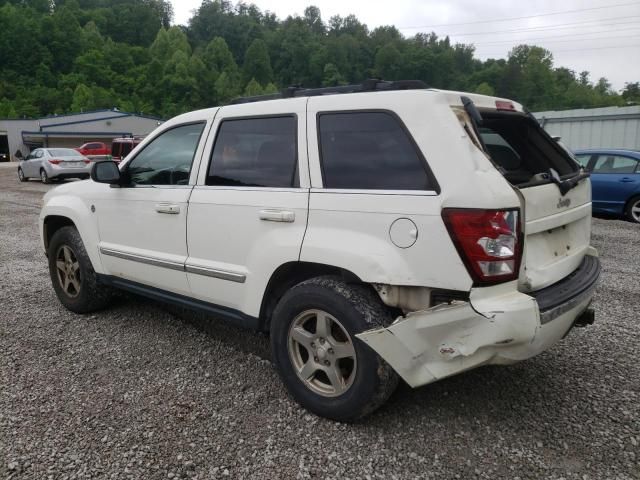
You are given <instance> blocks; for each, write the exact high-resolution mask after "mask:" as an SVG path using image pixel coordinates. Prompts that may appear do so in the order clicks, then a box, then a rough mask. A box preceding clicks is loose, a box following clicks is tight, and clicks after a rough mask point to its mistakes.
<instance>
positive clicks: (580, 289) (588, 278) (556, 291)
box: [527, 255, 600, 313]
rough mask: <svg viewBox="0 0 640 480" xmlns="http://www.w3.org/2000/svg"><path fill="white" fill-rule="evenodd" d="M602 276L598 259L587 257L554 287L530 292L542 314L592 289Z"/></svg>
mask: <svg viewBox="0 0 640 480" xmlns="http://www.w3.org/2000/svg"><path fill="white" fill-rule="evenodd" d="M599 276H600V260H599V259H598V257H594V256H591V255H585V257H584V260H582V263H581V264H580V266H579V267H578V268H577V269H575V270H574V271H573V272H572V273H570V274H569V275H567V276H566V277H565V278H563V279H562V280H560V281H559V282H557V283H554V284H553V285H550V286H548V287H545V288H543V289H541V290H537V291H535V292H529V293H527V295H531V296H532V297H533V298H535V299H536V302H538V308H539V309H540V312H541V313H544V312H546V311H549V310H553V309H554V308H557V307H559V306H561V305H563V304H565V303H567V302H569V301H571V300H572V299H573V298H576V297H578V296H580V295H581V294H582V293H584V292H586V291H588V290H589V289H591V288H592V287H593V286H594V285H595V283H596V282H597V281H598V277H599Z"/></svg>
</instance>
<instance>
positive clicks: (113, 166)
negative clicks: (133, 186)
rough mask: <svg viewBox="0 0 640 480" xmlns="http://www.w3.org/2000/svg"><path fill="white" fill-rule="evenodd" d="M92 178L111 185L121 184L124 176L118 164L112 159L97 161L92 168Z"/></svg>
mask: <svg viewBox="0 0 640 480" xmlns="http://www.w3.org/2000/svg"><path fill="white" fill-rule="evenodd" d="M91 180H93V181H94V182H98V183H108V184H109V185H120V184H121V183H122V177H121V176H120V169H118V164H117V163H116V162H112V161H110V160H108V161H104V162H96V163H94V164H93V168H92V169H91Z"/></svg>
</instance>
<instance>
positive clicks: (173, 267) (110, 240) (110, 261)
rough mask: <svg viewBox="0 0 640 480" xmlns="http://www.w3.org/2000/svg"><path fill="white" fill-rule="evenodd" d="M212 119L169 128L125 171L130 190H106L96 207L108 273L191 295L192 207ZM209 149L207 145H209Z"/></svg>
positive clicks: (126, 167)
mask: <svg viewBox="0 0 640 480" xmlns="http://www.w3.org/2000/svg"><path fill="white" fill-rule="evenodd" d="M206 123H207V122H206V119H201V120H199V121H194V122H192V123H188V124H179V125H173V126H169V127H167V128H166V129H165V130H163V131H162V132H160V133H158V134H157V135H156V136H155V137H154V139H153V140H151V142H149V143H148V144H147V145H146V146H145V147H144V149H142V150H141V151H140V152H138V153H137V155H136V156H135V157H134V158H133V159H132V160H131V161H130V162H128V163H127V164H126V165H125V166H124V167H123V176H124V177H125V178H128V179H129V180H130V185H131V186H127V187H121V188H110V186H109V185H104V187H105V188H104V189H103V190H102V192H101V195H100V198H99V199H98V200H97V201H96V202H95V209H96V212H95V213H96V214H97V217H98V230H99V235H100V245H99V247H100V257H101V260H102V265H103V267H104V269H105V273H107V274H109V275H112V276H116V277H121V278H124V279H126V280H130V281H133V282H139V283H142V284H144V285H147V286H152V287H156V288H159V289H162V290H168V291H171V292H174V293H178V294H184V295H188V294H189V287H188V283H187V277H186V274H185V271H184V263H185V260H186V258H187V242H186V233H187V230H186V228H187V205H188V200H189V195H190V194H191V190H192V188H193V185H192V182H191V181H190V179H191V178H193V179H194V180H195V176H196V174H195V172H194V173H193V175H192V174H191V171H192V165H193V163H194V159H195V158H199V155H200V152H201V148H202V147H199V145H200V138H201V137H202V134H203V131H204V130H205V127H206ZM203 143H204V142H203Z"/></svg>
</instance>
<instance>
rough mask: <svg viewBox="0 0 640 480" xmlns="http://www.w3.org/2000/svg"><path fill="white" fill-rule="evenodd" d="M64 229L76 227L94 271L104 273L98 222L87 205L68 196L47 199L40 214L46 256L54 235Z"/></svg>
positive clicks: (42, 243)
mask: <svg viewBox="0 0 640 480" xmlns="http://www.w3.org/2000/svg"><path fill="white" fill-rule="evenodd" d="M63 227H74V228H75V229H76V230H77V231H78V233H79V234H80V238H81V239H82V243H83V244H84V247H85V249H86V251H87V255H89V259H90V260H91V264H92V266H93V269H94V270H95V271H96V272H97V273H104V270H103V268H102V262H101V261H100V254H99V250H98V243H99V238H98V231H97V230H98V229H97V221H96V219H95V218H94V217H93V216H92V213H91V211H90V210H89V208H87V205H85V204H84V203H83V202H82V201H80V200H79V199H78V198H76V197H72V196H68V195H61V196H53V197H50V198H46V197H45V206H44V207H43V210H42V212H41V214H40V237H41V245H42V246H43V247H44V251H45V254H46V253H47V250H48V248H49V242H50V241H51V239H52V238H53V235H54V234H55V233H56V232H57V231H58V230H60V229H61V228H63Z"/></svg>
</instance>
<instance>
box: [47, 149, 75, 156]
mask: <svg viewBox="0 0 640 480" xmlns="http://www.w3.org/2000/svg"><path fill="white" fill-rule="evenodd" d="M47 151H48V152H49V155H51V156H52V157H82V154H81V153H80V152H78V151H76V150H73V149H72V148H50V149H48V150H47Z"/></svg>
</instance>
